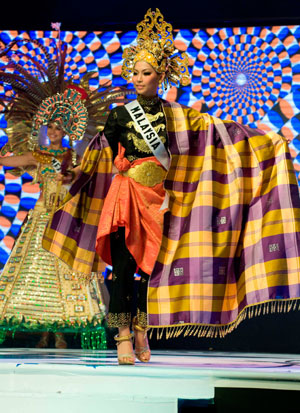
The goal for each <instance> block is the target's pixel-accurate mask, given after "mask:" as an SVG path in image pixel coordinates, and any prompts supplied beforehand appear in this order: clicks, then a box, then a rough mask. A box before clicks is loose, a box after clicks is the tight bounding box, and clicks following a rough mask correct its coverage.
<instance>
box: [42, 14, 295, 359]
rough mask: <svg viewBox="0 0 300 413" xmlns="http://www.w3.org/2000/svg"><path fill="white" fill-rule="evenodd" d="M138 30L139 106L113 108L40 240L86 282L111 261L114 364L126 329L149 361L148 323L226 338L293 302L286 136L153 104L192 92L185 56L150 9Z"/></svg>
mask: <svg viewBox="0 0 300 413" xmlns="http://www.w3.org/2000/svg"><path fill="white" fill-rule="evenodd" d="M137 31H138V37H137V46H135V47H130V48H127V49H125V50H124V55H123V57H124V62H123V70H122V75H123V77H124V78H125V79H128V80H129V79H131V76H132V81H133V83H134V86H135V88H136V91H137V95H138V97H137V100H136V101H133V102H130V103H128V104H126V105H125V106H124V107H118V108H116V109H114V110H112V112H111V113H110V116H109V119H108V121H107V123H106V125H105V128H104V131H103V133H102V134H98V135H97V136H95V138H94V139H93V141H92V142H91V144H90V146H89V148H88V149H87V151H86V152H85V155H84V157H83V161H82V163H81V167H80V169H81V172H80V174H79V175H78V179H77V180H76V182H75V183H74V184H73V186H72V187H71V188H70V191H69V194H68V196H67V197H66V199H65V204H64V205H63V206H62V207H61V208H60V210H59V211H57V212H56V213H55V214H54V216H53V219H52V221H51V222H50V223H49V226H48V227H47V230H46V233H45V236H44V239H43V246H44V248H45V249H47V250H49V251H51V252H53V253H54V254H55V255H57V256H58V257H60V258H61V259H63V260H65V261H66V262H67V263H68V264H69V265H70V266H72V267H73V268H74V269H77V270H80V271H82V272H84V273H86V274H88V273H89V272H90V271H91V268H94V266H95V258H96V259H97V255H100V256H101V258H102V259H103V260H104V261H105V262H107V263H110V264H112V266H113V282H112V284H113V287H112V294H111V299H110V306H109V314H108V323H109V325H111V326H115V327H118V328H119V334H118V335H117V336H116V341H117V343H118V359H119V363H120V364H134V362H135V357H134V354H133V352H132V351H133V350H132V343H131V338H132V334H130V325H131V324H132V327H133V330H134V335H135V355H136V356H137V358H139V359H140V360H141V361H143V362H147V361H149V360H150V349H149V346H148V343H147V337H146V331H147V327H150V328H152V329H153V330H154V329H156V330H157V333H158V337H160V336H161V334H163V333H165V334H166V336H167V337H177V336H179V335H180V334H182V333H184V334H185V335H190V334H191V335H194V336H195V335H196V336H198V337H202V336H206V337H209V336H214V337H215V336H220V337H223V336H224V335H225V334H227V333H228V332H230V331H232V329H233V328H235V327H236V326H237V325H238V324H239V322H240V321H241V320H243V319H244V318H245V317H246V316H247V315H249V316H253V315H258V314H260V313H264V312H268V311H269V309H272V311H289V310H291V309H292V308H293V306H296V305H297V302H298V300H299V297H300V282H299V280H300V258H299V256H300V251H299V245H300V243H299V240H300V201H299V193H298V186H297V181H296V177H295V174H294V171H293V166H292V162H291V159H290V155H289V150H288V146H287V143H286V141H285V140H284V139H283V138H282V137H280V136H279V135H277V134H275V133H268V134H265V133H264V132H262V131H260V130H254V129H250V128H248V127H246V126H243V125H240V124H238V123H236V122H234V121H222V120H220V119H216V118H214V117H212V116H210V115H208V114H201V113H199V112H197V111H196V110H194V109H192V108H187V107H184V106H182V105H180V104H178V103H172V102H167V101H164V100H162V99H160V98H159V97H158V96H157V94H156V93H157V87H158V85H159V84H160V83H162V82H164V83H167V84H168V83H173V84H177V83H179V82H180V83H181V84H183V85H184V84H187V82H188V68H187V60H188V59H187V56H186V55H185V54H182V55H181V56H180V55H178V54H177V53H176V50H175V48H174V42H173V37H172V26H171V25H170V24H168V23H166V22H164V20H163V16H162V15H161V13H160V12H159V10H158V9H156V12H155V13H154V12H152V11H151V10H148V12H147V13H146V15H145V20H144V21H142V22H141V23H140V24H138V25H137ZM112 163H114V166H115V167H116V168H117V169H118V171H119V172H118V174H117V175H116V176H115V177H114V179H113V180H112V182H111V172H112ZM87 234H89V236H90V240H91V244H92V240H94V241H95V242H96V252H97V254H95V250H94V248H95V247H94V245H93V244H92V245H91V247H90V248H89V247H88V246H87V245H86V244H85V239H86V236H87ZM70 245H72V250H71V251H70ZM135 271H138V273H139V274H141V283H140V287H139V296H138V300H137V301H138V303H137V304H138V306H137V313H136V315H135V317H134V319H133V320H131V302H132V284H133V281H132V280H133V273H134V272H135ZM149 276H150V284H149V287H148V288H147V284H148V281H149Z"/></svg>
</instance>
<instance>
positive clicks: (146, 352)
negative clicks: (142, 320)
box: [132, 317, 151, 363]
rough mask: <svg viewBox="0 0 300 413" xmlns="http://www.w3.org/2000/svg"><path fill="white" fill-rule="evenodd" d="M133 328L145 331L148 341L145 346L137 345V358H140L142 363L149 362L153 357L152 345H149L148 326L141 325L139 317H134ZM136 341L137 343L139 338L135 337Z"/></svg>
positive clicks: (146, 340)
mask: <svg viewBox="0 0 300 413" xmlns="http://www.w3.org/2000/svg"><path fill="white" fill-rule="evenodd" d="M132 328H133V330H134V331H136V332H137V333H138V332H143V333H144V340H145V342H146V345H145V346H143V347H139V346H137V345H135V350H134V352H135V355H136V358H137V359H138V360H140V361H141V362H142V363H149V361H150V358H151V351H150V347H149V343H148V337H147V331H148V328H147V327H141V326H140V325H138V323H137V318H136V317H134V318H133V320H132ZM135 343H137V339H136V337H135Z"/></svg>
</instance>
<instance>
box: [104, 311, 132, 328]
mask: <svg viewBox="0 0 300 413" xmlns="http://www.w3.org/2000/svg"><path fill="white" fill-rule="evenodd" d="M130 323H131V313H108V315H107V325H108V327H110V328H113V327H125V326H129V325H130Z"/></svg>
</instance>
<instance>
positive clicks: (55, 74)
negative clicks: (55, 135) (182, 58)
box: [0, 40, 125, 348]
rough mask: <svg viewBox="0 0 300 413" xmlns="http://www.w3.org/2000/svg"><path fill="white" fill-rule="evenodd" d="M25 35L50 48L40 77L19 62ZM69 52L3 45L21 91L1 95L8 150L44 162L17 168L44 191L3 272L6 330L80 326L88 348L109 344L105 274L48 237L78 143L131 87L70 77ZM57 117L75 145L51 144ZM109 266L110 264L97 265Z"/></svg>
mask: <svg viewBox="0 0 300 413" xmlns="http://www.w3.org/2000/svg"><path fill="white" fill-rule="evenodd" d="M23 42H32V43H33V45H34V46H36V47H39V48H40V49H41V51H42V52H44V56H45V60H47V67H44V66H43V65H41V64H40V63H39V62H35V61H34V60H32V59H30V57H29V59H30V61H31V63H32V64H33V65H34V67H35V72H36V73H38V76H32V75H31V74H30V73H29V71H26V70H25V69H24V68H23V67H22V66H20V65H19V64H18V63H17V60H18V59H17V58H18V55H19V54H22V51H21V50H20V48H19V47H18V46H19V44H20V43H21V44H22V43H23ZM60 47H61V45H60ZM65 56H66V48H64V46H62V47H61V49H60V54H58V56H57V61H56V62H55V61H53V60H52V59H51V58H50V57H49V55H48V53H47V50H46V49H45V48H44V47H43V46H42V45H41V44H40V43H39V42H37V41H36V40H15V41H13V42H12V44H10V45H9V46H8V47H7V48H6V49H5V50H4V51H1V52H0V57H1V58H2V59H3V60H4V62H5V64H4V65H3V66H2V67H1V68H0V81H1V82H3V83H7V84H9V85H11V87H12V89H13V94H12V95H11V96H9V97H7V98H6V100H5V101H1V103H2V105H3V106H4V107H5V115H6V119H7V122H8V126H7V135H8V138H9V141H8V144H7V145H6V147H5V148H4V150H3V151H2V153H5V152H12V153H13V154H14V155H22V154H24V153H27V152H31V153H32V155H33V157H34V159H35V161H36V162H37V164H38V167H34V166H28V167H26V168H17V169H19V170H16V169H15V170H13V171H12V173H17V174H21V173H23V172H24V171H25V170H26V171H27V172H29V173H30V174H31V175H32V176H33V177H34V182H38V183H39V184H40V187H41V196H40V198H39V200H38V201H37V203H36V205H35V208H34V209H33V210H31V211H30V212H29V215H28V219H27V220H26V223H25V224H24V225H23V227H22V230H21V234H20V235H19V237H18V239H17V241H16V243H15V246H14V248H13V250H12V253H11V256H10V258H9V260H8V262H7V263H6V265H5V267H4V269H3V272H2V274H1V276H0V331H1V332H2V333H3V332H4V335H5V332H6V331H7V330H10V331H20V330H21V331H31V332H32V331H33V332H34V331H53V332H74V333H75V332H80V333H82V346H83V347H92V348H106V335H105V329H104V327H103V320H104V318H105V313H106V311H105V305H104V303H103V299H102V294H101V291H100V285H99V280H98V277H94V278H93V275H95V274H90V276H92V278H93V279H91V281H90V282H89V283H88V284H85V283H84V282H83V280H82V274H80V273H78V272H76V271H74V270H72V268H70V267H68V266H67V265H66V264H65V263H64V262H62V261H60V260H58V259H57V258H56V257H55V256H54V255H53V254H50V253H48V252H47V251H45V250H44V249H43V248H42V245H41V241H42V236H43V233H44V230H45V227H46V225H47V223H48V221H49V218H51V216H52V213H53V212H54V210H55V209H56V208H57V207H58V205H59V204H60V203H61V202H62V200H63V198H64V197H65V195H66V194H67V192H68V187H67V186H66V185H61V183H58V182H57V174H58V173H66V172H68V171H70V170H71V169H72V168H73V167H74V166H76V165H77V163H78V162H79V159H78V155H77V153H76V151H75V150H74V149H73V147H74V143H75V142H76V141H79V140H83V139H87V140H88V139H89V138H90V137H91V135H95V133H96V132H97V130H101V129H103V125H104V124H105V120H106V118H107V116H108V113H109V105H110V104H111V103H114V102H122V101H124V96H125V92H123V91H121V90H120V89H119V88H106V90H104V91H103V92H97V91H92V90H90V89H89V87H88V81H89V78H90V77H91V76H92V74H88V75H87V76H86V77H84V78H83V79H82V81H81V83H80V84H76V83H74V82H71V81H70V82H67V81H65V79H64V61H65ZM12 69H13V71H14V72H13V73H12V72H11V71H12ZM51 123H53V124H55V125H57V126H59V127H60V128H62V129H63V131H64V133H65V134H66V135H67V136H68V138H69V143H70V147H69V148H67V147H66V148H63V149H62V150H53V149H49V148H48V146H47V145H45V139H46V128H47V125H49V124H51ZM103 269H104V264H103V263H102V266H101V265H99V267H98V268H97V272H98V273H99V272H101V270H103Z"/></svg>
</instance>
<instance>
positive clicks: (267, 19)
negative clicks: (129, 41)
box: [0, 0, 300, 30]
mask: <svg viewBox="0 0 300 413" xmlns="http://www.w3.org/2000/svg"><path fill="white" fill-rule="evenodd" d="M156 7H158V8H159V9H160V10H161V12H162V14H163V15H164V17H165V19H166V20H167V21H168V22H170V23H172V25H173V28H174V29H176V28H199V27H215V26H220V25H221V26H223V27H224V26H235V25H237V26H247V25H260V26H265V25H274V24H299V22H300V6H299V2H297V1H296V0H285V1H279V0H273V1H272V0H227V1H226V2H225V1H223V0H209V1H207V0H205V1H204V0H196V1H195V0H191V1H189V2H185V1H181V0H176V1H174V0H165V1H157V2H153V1H149V2H145V1H136V0H133V1H125V0H109V1H103V0H102V1H99V0H46V1H41V0H28V1H20V2H19V1H18V2H15V1H11V0H3V1H1V7H0V30H13V29H18V30H39V29H40V30H49V29H50V23H51V22H57V21H58V22H61V23H62V30H125V29H131V28H132V29H134V28H135V26H136V23H137V22H139V21H141V20H142V19H143V17H144V14H145V13H146V11H147V10H148V8H152V9H155V8H156Z"/></svg>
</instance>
